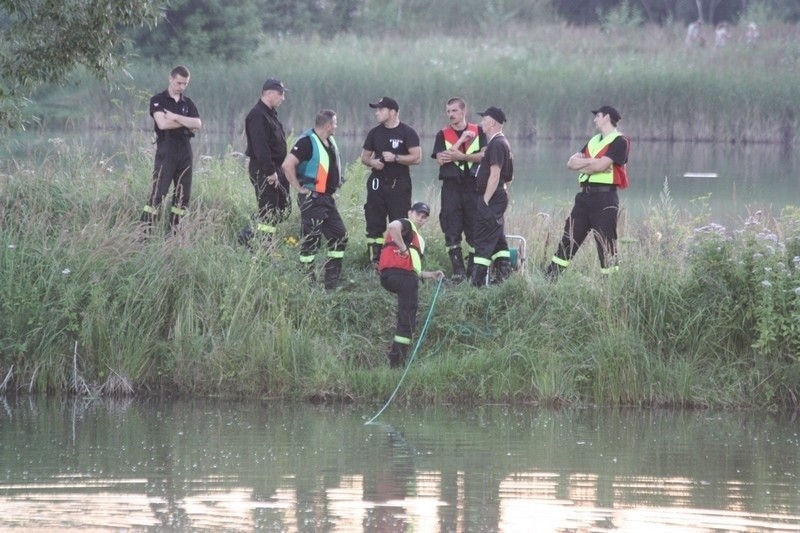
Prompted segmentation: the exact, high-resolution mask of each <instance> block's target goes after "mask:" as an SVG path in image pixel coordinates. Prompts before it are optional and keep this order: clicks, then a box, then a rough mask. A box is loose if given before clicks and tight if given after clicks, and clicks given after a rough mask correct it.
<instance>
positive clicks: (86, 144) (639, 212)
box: [0, 132, 800, 225]
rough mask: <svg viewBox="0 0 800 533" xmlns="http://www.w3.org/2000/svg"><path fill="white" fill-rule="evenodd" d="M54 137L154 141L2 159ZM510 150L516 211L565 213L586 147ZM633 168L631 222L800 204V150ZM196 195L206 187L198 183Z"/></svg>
mask: <svg viewBox="0 0 800 533" xmlns="http://www.w3.org/2000/svg"><path fill="white" fill-rule="evenodd" d="M56 137H62V138H64V139H65V140H66V141H67V142H68V143H78V144H80V145H81V146H82V147H83V150H84V152H85V153H90V154H97V156H98V157H106V156H108V155H110V154H115V157H124V156H125V154H126V153H130V152H134V151H136V152H138V151H141V150H147V149H149V148H150V144H151V138H150V136H149V135H147V134H144V133H140V134H138V135H127V136H122V135H116V134H113V133H111V134H109V133H107V132H71V133H51V134H44V135H42V134H34V133H29V134H18V135H17V136H16V137H14V138H11V139H7V140H6V141H5V146H4V147H2V148H0V153H2V152H5V154H9V153H11V154H14V155H15V156H16V157H22V158H26V157H27V158H41V157H44V154H46V153H47V151H48V150H52V149H53V143H52V141H51V139H53V138H56ZM362 142H363V138H355V137H344V138H342V139H339V144H340V146H341V147H342V150H343V154H344V159H346V160H347V161H355V160H357V159H358V157H359V156H360V153H361V144H362ZM421 142H422V147H423V162H422V164H421V165H420V166H417V167H413V168H412V178H413V180H414V183H415V187H416V188H415V191H416V192H415V196H421V197H427V199H428V200H430V201H432V202H434V203H438V200H437V194H438V189H439V185H438V181H437V173H438V169H437V166H436V164H435V161H434V160H433V159H431V158H430V157H429V156H430V151H431V149H432V146H433V139H432V138H425V137H423V138H422V140H421ZM511 145H512V149H513V152H514V157H515V171H516V175H515V179H514V182H513V184H512V187H511V199H512V202H513V204H514V205H516V206H525V207H524V208H525V209H527V208H528V206H530V208H531V209H533V210H535V211H537V212H545V213H551V212H554V211H556V210H557V209H561V210H563V209H565V208H568V207H569V206H570V205H571V204H572V200H573V196H574V194H575V192H576V190H577V176H576V174H575V173H574V172H572V171H570V170H568V169H567V168H566V160H567V159H568V158H569V156H570V154H572V153H574V152H575V151H577V150H578V149H580V148H581V147H582V143H581V141H539V142H526V141H520V140H512V141H511ZM194 146H195V156H197V157H200V156H211V157H223V156H225V155H226V154H228V153H230V152H231V151H239V152H244V149H245V140H244V138H243V137H242V136H241V135H236V136H231V135H220V134H208V133H203V134H200V135H199V136H198V137H197V139H196V140H195V141H194ZM628 167H629V175H630V181H631V186H630V187H629V188H628V189H626V190H625V191H623V192H621V193H620V199H621V202H622V207H623V209H624V210H626V212H627V215H628V218H629V219H630V220H631V221H636V220H638V219H641V218H642V217H645V216H646V215H647V214H648V213H650V212H651V211H652V209H653V206H654V205H656V204H658V203H659V202H660V201H661V200H660V198H661V195H662V192H663V191H664V186H665V182H666V183H667V185H668V188H669V194H670V197H671V200H672V203H673V205H674V207H675V208H677V209H678V210H680V211H683V212H685V213H688V214H691V215H698V214H708V215H710V219H711V220H707V221H714V222H718V223H721V224H724V225H729V224H737V225H738V223H739V222H740V221H741V220H743V219H745V218H747V216H748V215H749V214H750V213H754V212H756V211H758V210H761V211H764V212H766V213H768V214H772V215H774V216H777V215H779V214H780V211H781V209H783V208H784V207H785V206H787V205H797V204H798V203H800V178H799V177H798V169H800V147H783V146H780V145H767V144H749V145H742V144H720V143H718V144H713V143H690V142H681V143H656V142H637V141H636V140H634V141H633V144H632V151H631V157H630V162H629V165H628ZM687 175H689V176H691V175H695V176H701V177H686V176H687ZM246 176H247V173H246V170H245V168H244V166H243V168H242V180H243V183H244V184H246V187H243V189H244V190H246V191H247V192H248V193H249V191H250V189H249V182H248V181H247V177H246ZM710 176H716V177H710ZM196 187H198V188H201V187H202V181H201V180H198V181H197V183H196ZM705 218H706V219H708V218H709V217H705Z"/></svg>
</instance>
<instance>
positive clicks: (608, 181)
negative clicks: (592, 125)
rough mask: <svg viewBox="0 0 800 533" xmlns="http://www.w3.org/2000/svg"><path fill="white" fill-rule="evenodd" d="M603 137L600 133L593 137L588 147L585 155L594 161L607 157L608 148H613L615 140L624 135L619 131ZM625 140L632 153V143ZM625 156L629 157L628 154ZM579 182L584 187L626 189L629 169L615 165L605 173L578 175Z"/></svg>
mask: <svg viewBox="0 0 800 533" xmlns="http://www.w3.org/2000/svg"><path fill="white" fill-rule="evenodd" d="M601 137H602V135H601V134H599V133H598V134H597V135H595V136H594V137H592V138H591V140H590V141H589V143H588V144H587V145H586V149H585V150H584V151H583V155H585V156H586V157H589V158H592V159H600V158H601V157H603V156H604V155H606V152H608V148H609V146H611V143H612V142H614V139H616V138H617V137H622V134H621V133H620V132H618V131H614V132H613V133H611V134H609V135H606V136H605V137H602V138H601ZM625 140H626V141H627V143H626V144H627V146H628V151H630V149H631V142H630V140H628V139H625ZM625 155H626V156H627V154H625ZM578 182H579V183H580V184H582V185H587V184H599V185H616V186H617V188H619V189H624V188H626V187H627V186H628V169H627V166H626V165H618V164H616V163H613V164H612V165H611V167H610V168H609V169H608V170H606V171H605V172H600V173H598V174H583V173H581V174H578Z"/></svg>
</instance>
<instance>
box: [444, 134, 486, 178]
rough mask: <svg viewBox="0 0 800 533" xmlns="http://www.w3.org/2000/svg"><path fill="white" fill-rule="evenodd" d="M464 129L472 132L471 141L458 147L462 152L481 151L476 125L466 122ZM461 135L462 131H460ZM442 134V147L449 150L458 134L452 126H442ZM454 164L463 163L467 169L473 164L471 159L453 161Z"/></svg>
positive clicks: (475, 152)
mask: <svg viewBox="0 0 800 533" xmlns="http://www.w3.org/2000/svg"><path fill="white" fill-rule="evenodd" d="M464 131H471V132H472V133H473V134H474V137H472V140H471V141H468V142H466V143H464V144H462V145H461V146H460V147H459V148H458V149H459V151H460V152H461V153H463V154H477V153H478V152H480V151H481V140H480V135H479V134H478V125H477V124H473V123H471V122H469V123H467V127H466V129H465V130H464ZM461 133H462V135H463V133H464V132H461ZM442 136H443V137H444V147H445V149H447V150H449V149H450V148H452V147H453V145H454V144H456V143H457V142H458V139H459V137H460V135H459V134H458V132H456V130H454V129H453V128H452V127H450V126H447V127H446V128H442ZM453 164H455V165H458V166H460V165H462V164H463V165H465V167H466V169H467V170H470V169H472V167H473V165H475V163H474V162H472V161H463V162H458V163H453Z"/></svg>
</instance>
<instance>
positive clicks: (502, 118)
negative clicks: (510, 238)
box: [471, 106, 514, 287]
mask: <svg viewBox="0 0 800 533" xmlns="http://www.w3.org/2000/svg"><path fill="white" fill-rule="evenodd" d="M478 114H479V115H480V116H481V117H483V118H482V119H481V127H482V128H483V131H484V132H486V137H487V138H488V139H489V143H488V144H487V146H486V151H485V152H484V154H483V159H482V160H481V163H480V166H479V167H478V172H477V175H476V178H475V190H476V192H477V195H476V198H475V199H476V204H477V205H476V216H475V243H474V244H475V268H474V270H473V271H472V278H471V282H472V284H473V285H475V286H476V287H483V286H485V285H486V284H487V283H488V278H489V275H488V274H489V267H490V266H491V265H492V262H494V271H495V272H494V275H495V281H496V282H498V283H500V282H503V281H505V280H506V279H507V278H508V276H509V275H510V274H511V254H510V253H509V251H508V243H507V242H506V236H505V220H504V217H505V212H506V208H507V207H508V193H506V186H507V185H506V184H507V183H508V182H510V181H511V180H512V179H513V177H514V159H513V155H512V154H511V148H510V146H509V145H508V140H507V139H506V137H505V135H503V124H504V123H505V122H506V114H505V113H503V110H502V109H500V108H499V107H494V106H492V107H489V108H488V109H487V110H486V111H484V112H483V113H478Z"/></svg>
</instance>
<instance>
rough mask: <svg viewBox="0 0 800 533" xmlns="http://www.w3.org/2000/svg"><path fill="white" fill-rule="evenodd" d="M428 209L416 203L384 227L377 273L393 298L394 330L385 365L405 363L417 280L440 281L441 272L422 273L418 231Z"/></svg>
mask: <svg viewBox="0 0 800 533" xmlns="http://www.w3.org/2000/svg"><path fill="white" fill-rule="evenodd" d="M430 214H431V209H430V207H428V204H426V203H423V202H417V203H415V204H414V205H412V206H411V209H410V210H409V211H408V218H401V219H398V220H393V221H392V222H391V223H390V224H389V226H388V227H387V228H386V235H385V236H384V244H383V248H382V249H381V253H380V257H379V259H378V271H379V272H380V274H381V285H382V286H383V288H384V289H386V290H387V291H389V292H392V293H394V294H396V295H397V328H396V329H395V335H394V340H393V341H392V347H391V349H390V350H389V366H391V367H392V368H397V367H399V366H401V365H403V364H404V363H405V360H406V357H407V356H408V349H409V347H410V346H411V335H412V334H413V333H414V328H415V327H416V325H417V308H418V307H419V280H420V279H442V278H443V277H444V272H442V271H441V270H437V271H435V272H429V271H424V270H422V256H423V255H424V254H425V240H424V239H423V238H422V235H420V234H419V230H420V229H421V228H422V226H424V225H425V224H426V223H427V222H428V217H429V216H430Z"/></svg>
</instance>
